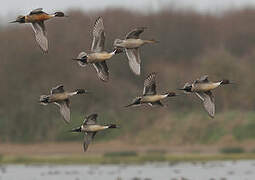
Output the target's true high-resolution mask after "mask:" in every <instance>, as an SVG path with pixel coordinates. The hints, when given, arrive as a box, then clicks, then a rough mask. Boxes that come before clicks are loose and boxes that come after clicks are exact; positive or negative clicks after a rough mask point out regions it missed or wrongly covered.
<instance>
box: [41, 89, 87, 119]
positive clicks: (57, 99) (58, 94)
mask: <svg viewBox="0 0 255 180" xmlns="http://www.w3.org/2000/svg"><path fill="white" fill-rule="evenodd" d="M85 93H88V91H87V90H84V89H77V90H75V91H72V92H66V91H65V90H64V86H63V85H59V86H57V87H54V88H52V89H51V92H50V95H41V96H40V100H39V102H40V103H41V104H42V105H48V104H49V103H54V104H56V105H57V106H58V107H59V110H60V114H61V115H62V116H63V119H64V120H65V122H66V123H70V121H71V119H70V100H69V98H70V97H72V96H74V95H77V94H85Z"/></svg>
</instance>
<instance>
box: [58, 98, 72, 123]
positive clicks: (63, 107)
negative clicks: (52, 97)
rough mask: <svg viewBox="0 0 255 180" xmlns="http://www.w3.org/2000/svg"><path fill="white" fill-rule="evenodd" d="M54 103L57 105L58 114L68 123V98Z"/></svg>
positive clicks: (69, 119) (69, 117)
mask: <svg viewBox="0 0 255 180" xmlns="http://www.w3.org/2000/svg"><path fill="white" fill-rule="evenodd" d="M55 104H56V105H57V106H58V107H59V110H60V114H61V115H62V117H63V119H64V120H65V122H66V123H68V124H69V123H70V122H71V115H70V114H71V113H70V100H69V99H66V100H64V101H61V102H55Z"/></svg>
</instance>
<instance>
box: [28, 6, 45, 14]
mask: <svg viewBox="0 0 255 180" xmlns="http://www.w3.org/2000/svg"><path fill="white" fill-rule="evenodd" d="M42 10H43V8H37V9H34V10H33V11H31V12H30V13H29V15H33V14H40V13H44V12H43V11H42Z"/></svg>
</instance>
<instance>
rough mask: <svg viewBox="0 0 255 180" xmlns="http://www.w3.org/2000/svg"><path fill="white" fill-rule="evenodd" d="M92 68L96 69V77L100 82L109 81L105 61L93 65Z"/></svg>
mask: <svg viewBox="0 0 255 180" xmlns="http://www.w3.org/2000/svg"><path fill="white" fill-rule="evenodd" d="M93 66H94V68H95V69H96V72H97V76H98V77H99V79H101V80H102V81H105V82H107V81H108V80H109V69H108V67H107V64H106V62H105V61H102V62H97V63H93Z"/></svg>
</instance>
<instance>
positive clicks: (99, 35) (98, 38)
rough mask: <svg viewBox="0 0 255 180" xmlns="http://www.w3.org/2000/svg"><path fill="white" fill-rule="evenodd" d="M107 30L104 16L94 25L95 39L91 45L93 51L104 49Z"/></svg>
mask: <svg viewBox="0 0 255 180" xmlns="http://www.w3.org/2000/svg"><path fill="white" fill-rule="evenodd" d="M104 43H105V32H104V23H103V18H102V17H99V18H98V19H97V20H96V22H95V25H94V29H93V41H92V46H91V51H92V52H101V51H103V50H104Z"/></svg>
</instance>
